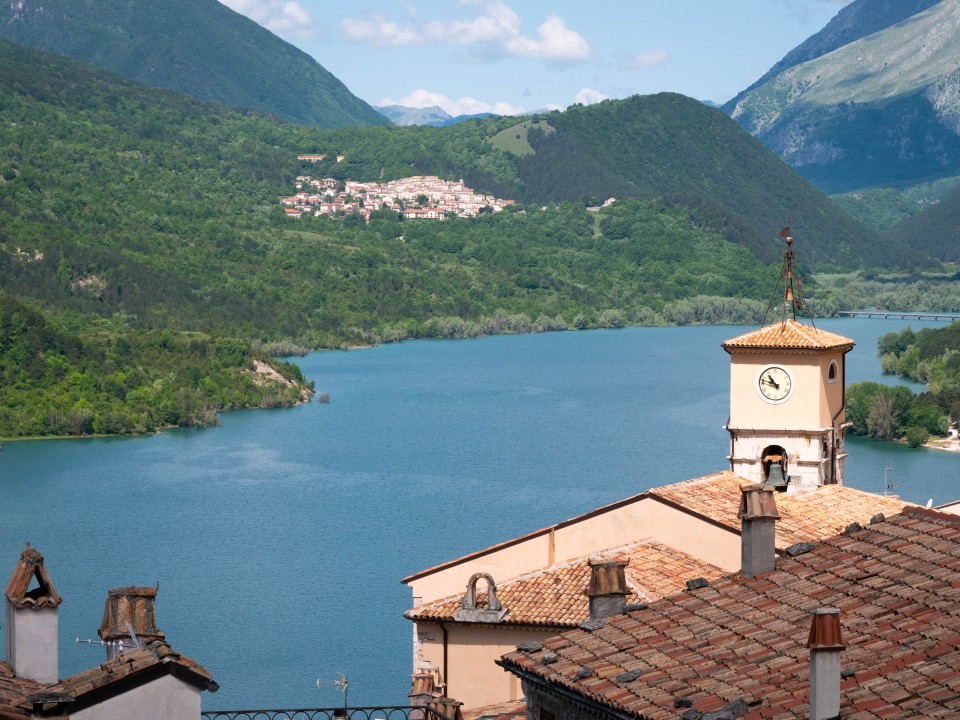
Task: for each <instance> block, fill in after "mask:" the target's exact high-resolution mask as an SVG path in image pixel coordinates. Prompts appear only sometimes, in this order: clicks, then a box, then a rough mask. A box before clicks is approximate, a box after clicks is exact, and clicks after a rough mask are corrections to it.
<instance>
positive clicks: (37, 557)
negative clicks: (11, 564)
mask: <svg viewBox="0 0 960 720" xmlns="http://www.w3.org/2000/svg"><path fill="white" fill-rule="evenodd" d="M34 579H36V581H37V585H36V587H34V588H33V589H32V590H31V589H30V585H31V583H32V582H33V580H34ZM5 592H6V596H7V600H9V601H10V603H11V604H12V605H13V606H14V607H17V608H24V607H31V608H41V607H53V608H55V607H57V606H58V605H59V604H60V603H62V602H63V600H62V599H61V597H60V596H59V595H58V594H57V591H56V589H55V588H54V587H53V582H51V580H50V576H49V575H48V574H47V569H46V568H45V567H44V566H43V555H41V554H40V553H39V552H38V551H37V550H36V549H35V548H32V547H30V544H29V543H27V547H26V549H24V551H23V552H22V553H20V561H19V562H18V563H17V566H16V567H15V568H14V569H13V575H11V576H10V581H9V582H8V583H7V588H6V591H5Z"/></svg>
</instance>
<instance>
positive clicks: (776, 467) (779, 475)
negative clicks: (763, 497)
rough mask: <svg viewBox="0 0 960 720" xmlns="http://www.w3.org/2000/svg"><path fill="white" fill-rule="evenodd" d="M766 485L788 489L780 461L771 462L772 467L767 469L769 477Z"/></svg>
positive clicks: (765, 482) (776, 488)
mask: <svg viewBox="0 0 960 720" xmlns="http://www.w3.org/2000/svg"><path fill="white" fill-rule="evenodd" d="M763 484H764V486H765V487H768V488H773V489H774V490H779V491H781V492H782V491H783V490H786V489H787V479H786V478H785V477H784V476H783V465H781V464H780V463H778V462H772V463H770V469H769V470H768V471H767V479H766V480H765V481H764V483H763Z"/></svg>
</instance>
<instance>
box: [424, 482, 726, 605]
mask: <svg viewBox="0 0 960 720" xmlns="http://www.w3.org/2000/svg"><path fill="white" fill-rule="evenodd" d="M647 538H652V539H654V540H657V541H659V542H662V543H663V544H665V545H670V546H671V547H675V548H677V549H678V550H682V551H683V552H685V553H688V554H689V555H692V556H694V557H697V558H700V559H701V560H705V561H707V562H710V563H713V564H714V565H718V566H720V567H722V568H724V569H725V570H730V571H734V570H736V569H738V568H739V567H740V539H739V535H738V534H736V533H735V532H732V531H730V530H727V529H724V528H720V527H717V526H716V525H713V524H711V523H708V522H706V521H704V520H703V519H702V518H699V517H696V516H693V515H690V514H688V513H685V512H681V511H679V510H676V509H674V508H672V507H670V506H667V505H665V504H664V503H662V502H660V501H659V500H656V499H654V498H652V497H649V496H646V495H639V496H637V497H636V498H634V499H631V500H629V501H625V502H624V503H623V504H620V505H618V506H614V507H611V508H610V509H608V510H605V511H603V512H598V513H597V514H595V515H591V516H589V517H585V518H581V519H579V520H576V521H575V522H571V523H570V524H564V525H561V526H560V527H556V528H553V529H550V530H547V531H545V532H543V533H542V534H539V535H536V536H534V537H530V538H528V539H523V540H520V541H518V542H516V543H512V544H510V545H508V546H505V547H502V548H500V549H497V550H492V551H490V552H488V553H485V554H483V555H478V556H476V557H473V558H470V559H468V560H465V561H464V562H461V563H456V564H454V565H451V566H449V567H445V568H441V569H439V570H436V571H434V572H432V573H429V574H427V575H425V576H423V577H420V578H417V579H415V580H412V581H410V582H409V585H410V589H411V591H412V593H413V597H414V605H415V606H416V605H417V604H418V600H419V602H423V603H428V602H432V601H433V600H439V599H441V598H446V597H451V596H452V595H457V594H460V593H463V592H464V590H466V587H467V581H468V580H469V579H470V577H471V576H472V575H473V574H474V573H478V572H486V573H489V574H490V575H491V576H492V577H493V579H494V582H496V583H502V582H505V581H506V580H509V579H511V578H515V577H518V576H520V575H523V574H525V573H528V572H532V571H535V570H540V569H543V568H546V567H550V566H551V565H554V564H556V563H560V562H564V561H566V560H570V559H572V558H578V557H585V556H587V555H589V554H590V553H593V552H597V551H599V550H605V549H609V548H616V547H620V546H622V545H627V544H629V543H634V542H638V541H640V540H645V539H647Z"/></svg>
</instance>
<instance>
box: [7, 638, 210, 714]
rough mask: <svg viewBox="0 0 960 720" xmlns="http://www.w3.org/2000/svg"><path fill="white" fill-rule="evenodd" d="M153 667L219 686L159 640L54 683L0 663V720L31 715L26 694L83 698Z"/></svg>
mask: <svg viewBox="0 0 960 720" xmlns="http://www.w3.org/2000/svg"><path fill="white" fill-rule="evenodd" d="M151 668H155V669H161V670H163V671H164V672H166V671H167V670H170V671H175V672H176V673H177V675H178V677H181V678H182V679H187V680H188V681H189V682H191V683H192V684H194V685H196V686H197V687H200V688H202V689H204V690H210V691H214V692H215V691H216V690H217V689H218V688H219V685H217V683H216V682H215V681H214V680H213V677H211V675H210V673H209V671H207V669H206V668H204V667H203V666H202V665H200V664H198V663H197V662H196V661H195V660H192V659H190V658H188V657H185V656H183V655H181V654H180V653H178V652H176V651H175V650H173V648H171V647H170V646H169V645H167V644H166V643H165V642H162V641H158V640H153V641H150V642H147V643H146V644H145V645H144V647H142V648H139V649H135V650H129V651H127V652H125V653H123V654H122V655H119V656H118V657H116V658H114V659H113V660H108V661H107V662H104V663H101V664H100V665H98V666H96V667H94V668H90V669H89V670H84V671H83V672H79V673H77V674H75V675H71V676H70V677H68V678H64V679H63V680H61V681H60V682H58V683H55V684H53V685H45V684H42V683H37V682H33V681H32V680H24V679H23V678H18V677H14V675H13V671H12V670H11V669H10V666H9V665H7V664H6V663H3V662H0V720H24V719H25V718H29V717H30V710H31V707H32V706H31V704H30V703H29V702H28V701H27V697H28V696H29V695H32V694H34V693H41V692H42V693H64V694H66V695H72V696H74V697H75V698H78V699H81V698H82V696H83V695H85V694H86V693H90V692H93V691H95V690H98V689H100V688H103V687H106V686H108V685H111V684H113V683H120V682H122V681H124V680H125V679H127V678H129V677H131V676H133V675H135V674H137V673H139V672H141V671H144V670H149V669H151ZM81 702H82V700H81ZM5 713H6V714H5Z"/></svg>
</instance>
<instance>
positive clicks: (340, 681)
mask: <svg viewBox="0 0 960 720" xmlns="http://www.w3.org/2000/svg"><path fill="white" fill-rule="evenodd" d="M322 685H333V686H334V687H335V688H337V689H338V690H339V691H340V692H342V693H343V707H344V708H346V707H347V691H348V690H349V689H350V681H349V680H348V679H347V676H346V675H344V674H343V673H342V672H339V671H338V672H337V679H336V680H324V679H323V678H317V687H318V688H319V687H321V686H322Z"/></svg>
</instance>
